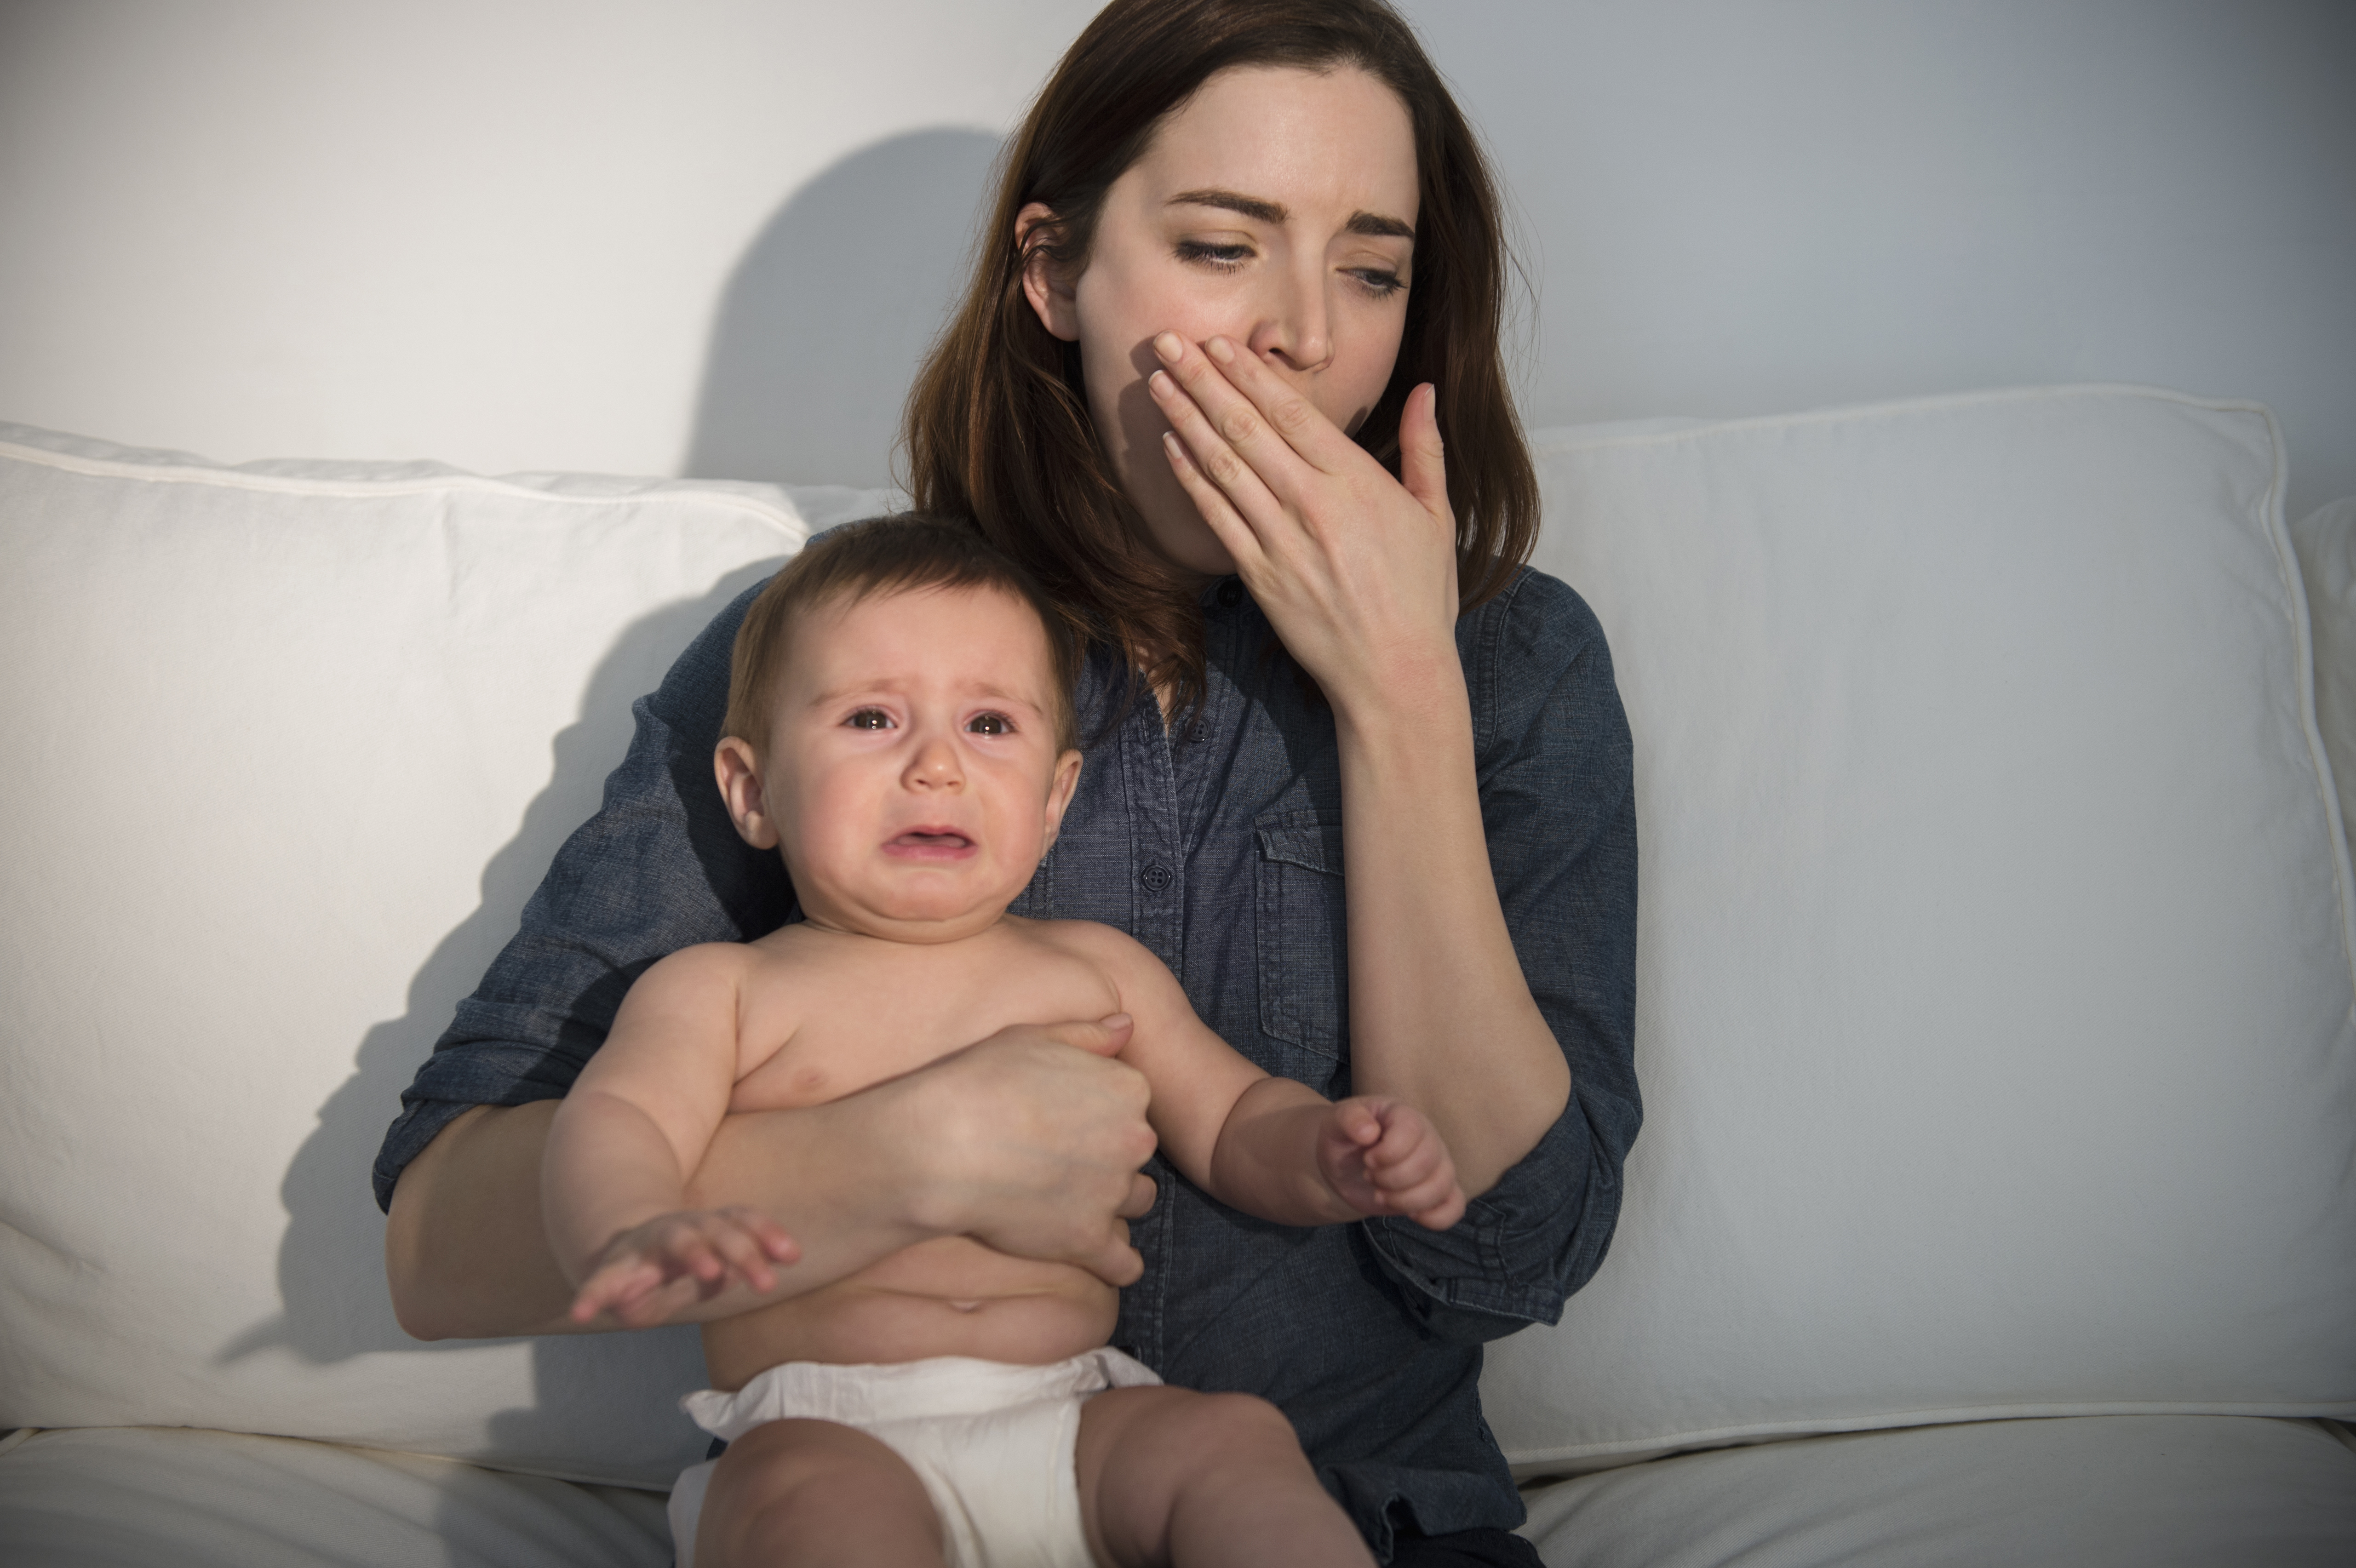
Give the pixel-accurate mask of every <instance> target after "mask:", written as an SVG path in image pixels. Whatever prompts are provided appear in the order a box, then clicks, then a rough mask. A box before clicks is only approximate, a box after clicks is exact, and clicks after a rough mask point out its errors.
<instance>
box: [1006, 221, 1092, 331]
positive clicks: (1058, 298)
mask: <svg viewBox="0 0 2356 1568" xmlns="http://www.w3.org/2000/svg"><path fill="white" fill-rule="evenodd" d="M1054 229H1055V212H1054V211H1053V210H1052V209H1051V208H1049V207H1048V206H1047V204H1046V203H1045V202H1044V201H1034V202H1031V203H1028V204H1026V205H1025V206H1024V207H1023V210H1022V211H1020V212H1018V213H1016V214H1015V215H1014V250H1015V252H1016V254H1018V255H1020V256H1021V257H1022V258H1023V297H1024V298H1026V299H1028V300H1029V301H1030V302H1031V308H1032V310H1033V311H1034V312H1035V313H1037V315H1038V317H1039V325H1042V326H1044V327H1045V328H1046V329H1047V330H1048V332H1049V333H1051V334H1052V335H1054V336H1056V337H1060V338H1062V339H1063V340H1064V341H1065V342H1066V343H1074V342H1077V341H1078V340H1079V336H1080V315H1079V311H1078V310H1077V309H1076V306H1075V305H1074V303H1073V299H1072V279H1070V278H1069V277H1067V276H1066V275H1065V272H1064V270H1063V269H1062V268H1060V267H1058V266H1056V265H1055V262H1054V261H1051V260H1049V258H1048V256H1047V251H1046V247H1045V246H1044V245H1043V244H1042V243H1041V241H1042V240H1044V239H1046V238H1047V233H1048V232H1052V231H1053V230H1054ZM1043 230H1044V231H1046V232H1043Z"/></svg>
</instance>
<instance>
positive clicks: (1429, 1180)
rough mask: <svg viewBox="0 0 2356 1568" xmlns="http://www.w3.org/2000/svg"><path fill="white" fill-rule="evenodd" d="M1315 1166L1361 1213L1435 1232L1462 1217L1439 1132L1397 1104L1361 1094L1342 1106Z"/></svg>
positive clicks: (1328, 1125)
mask: <svg viewBox="0 0 2356 1568" xmlns="http://www.w3.org/2000/svg"><path fill="white" fill-rule="evenodd" d="M1317 1168H1318V1171H1319V1173H1320V1174H1322V1175H1323V1177H1324V1178H1325V1184H1326V1185H1327V1186H1329V1187H1331V1188H1332V1189H1333V1191H1334V1192H1335V1194H1336V1195H1338V1196H1339V1197H1340V1198H1341V1200H1342V1201H1343V1202H1344V1203H1347V1204H1349V1205H1350V1206H1351V1207H1352V1208H1354V1209H1355V1210H1357V1211H1358V1212H1359V1213H1361V1214H1404V1215H1405V1216H1407V1217H1408V1219H1410V1220H1413V1221H1415V1222H1416V1223H1417V1224H1419V1225H1421V1226H1423V1227H1425V1228H1426V1229H1427V1230H1433V1231H1445V1230H1446V1229H1448V1227H1449V1226H1451V1225H1453V1224H1454V1223H1456V1221H1459V1220H1461V1219H1462V1218H1463V1217H1464V1189H1462V1188H1461V1187H1459V1186H1457V1185H1456V1162H1455V1161H1454V1160H1453V1159H1451V1158H1450V1157H1449V1155H1448V1146H1447V1145H1446V1144H1444V1143H1442V1142H1440V1130H1439V1129H1438V1128H1436V1127H1434V1126H1433V1125H1431V1124H1430V1122H1429V1121H1427V1120H1426V1119H1425V1118H1424V1115H1423V1113H1422V1112H1420V1111H1419V1110H1417V1109H1416V1108H1415V1107H1414V1106H1412V1105H1408V1104H1402V1103H1400V1102H1399V1101H1397V1100H1389V1099H1385V1098H1383V1097H1382V1096H1380V1095H1377V1094H1361V1095H1359V1096H1357V1097H1355V1098H1354V1099H1349V1100H1343V1101H1340V1102H1338V1103H1337V1104H1335V1105H1334V1107H1333V1112H1332V1113H1331V1114H1330V1115H1327V1116H1326V1118H1325V1125H1324V1128H1323V1131H1321V1132H1320V1133H1319V1135H1318V1138H1317Z"/></svg>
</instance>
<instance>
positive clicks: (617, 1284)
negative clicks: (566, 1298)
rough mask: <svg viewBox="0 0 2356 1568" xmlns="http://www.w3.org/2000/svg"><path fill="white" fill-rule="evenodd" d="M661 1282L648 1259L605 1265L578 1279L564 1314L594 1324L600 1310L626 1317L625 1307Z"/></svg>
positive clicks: (655, 1269)
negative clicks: (576, 1288) (579, 1286)
mask: <svg viewBox="0 0 2356 1568" xmlns="http://www.w3.org/2000/svg"><path fill="white" fill-rule="evenodd" d="M661 1283H662V1271H661V1270H660V1269H659V1268H657V1267H656V1266H655V1264H653V1263H652V1262H651V1261H650V1260H648V1259H646V1258H641V1257H631V1258H625V1259H622V1260H620V1261H618V1262H615V1263H610V1264H606V1265H605V1267H603V1268H601V1269H599V1270H598V1271H597V1272H596V1273H594V1274H593V1275H590V1276H589V1277H588V1278H587V1279H584V1280H583V1281H582V1282H581V1289H580V1291H579V1293H578V1294H577V1295H575V1296H573V1307H572V1309H571V1311H570V1312H568V1313H567V1314H566V1316H567V1317H571V1318H572V1319H573V1321H574V1322H575V1323H594V1322H595V1321H596V1320H597V1315H598V1314H599V1313H601V1312H608V1311H610V1312H612V1313H613V1314H614V1316H615V1317H619V1318H626V1314H627V1312H628V1309H629V1308H630V1307H633V1306H635V1305H636V1304H637V1302H638V1301H639V1300H641V1299H642V1298H643V1297H644V1296H646V1294H647V1293H648V1291H650V1290H652V1289H654V1288H655V1286H657V1285H660V1284H661Z"/></svg>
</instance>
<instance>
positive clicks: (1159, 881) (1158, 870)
mask: <svg viewBox="0 0 2356 1568" xmlns="http://www.w3.org/2000/svg"><path fill="white" fill-rule="evenodd" d="M1137 880H1139V881H1141V882H1142V883H1144V884H1145V891H1147V892H1149V893H1158V892H1160V891H1162V890H1163V889H1164V888H1167V887H1168V886H1169V885H1170V882H1171V876H1170V868H1169V867H1167V866H1165V865H1163V864H1162V862H1161V861H1159V860H1155V861H1152V862H1151V863H1150V864H1149V865H1147V867H1146V868H1145V869H1143V870H1141V871H1140V872H1138V873H1137Z"/></svg>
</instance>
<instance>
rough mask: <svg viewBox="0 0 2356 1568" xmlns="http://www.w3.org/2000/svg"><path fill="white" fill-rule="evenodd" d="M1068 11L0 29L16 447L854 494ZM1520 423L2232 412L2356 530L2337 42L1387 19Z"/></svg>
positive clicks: (1464, 10) (1971, 23) (3, 231)
mask: <svg viewBox="0 0 2356 1568" xmlns="http://www.w3.org/2000/svg"><path fill="white" fill-rule="evenodd" d="M1092 9H1093V5H1091V4H1089V0H867V3H866V4H863V5H859V6H855V7H854V6H848V5H840V4H836V3H833V0H758V3H756V0H701V3H679V0H675V3H672V4H669V5H661V6H655V5H628V4H621V3H617V0H604V3H597V0H563V3H555V0H405V3H404V4H402V5H379V4H360V3H357V0H212V3H210V4H207V5H194V4H189V3H187V0H0V418H7V419H15V420H20V421H27V422H31V423H37V424H45V425H49V426H52V427H56V428H62V429H67V430H73V431H78V432H83V433H89V434H96V435H102V436H106V437H108V438H111V439H114V440H118V441H126V442H132V443H141V444H154V445H166V446H178V447H185V448H189V449H193V450H197V451H200V452H203V453H207V454H209V455H211V456H216V457H221V458H229V459H242V458H248V457H257V456H264V455H365V456H434V457H439V458H442V459H444V460H446V461H449V462H453V463H456V464H462V465H465V466H468V467H473V468H478V469H484V470H490V471H499V470H508V469H517V468H591V469H606V470H618V471H626V472H668V471H690V472H699V473H706V474H723V475H742V476H764V477H782V478H791V479H799V480H842V481H849V482H872V481H873V480H875V479H877V478H880V477H881V476H882V475H883V473H884V470H885V466H886V463H887V459H888V453H887V447H888V443H889V440H890V433H891V429H892V423H893V416H894V411H895V410H896V407H897V403H898V399H899V396H900V393H901V391H902V390H903V389H904V388H905V381H906V378H907V372H908V368H909V366H910V365H911V364H912V363H913V361H914V360H915V358H916V355H917V353H918V352H919V351H920V350H921V347H922V345H923V343H924V341H925V339H926V336H928V334H929V332H930V331H931V329H932V327H933V325H934V324H935V323H936V321H937V318H938V313H939V309H940V306H941V304H942V300H943V296H944V294H945V293H946V290H947V288H948V280H949V279H950V278H952V277H953V276H955V275H956V274H957V272H958V266H959V260H960V255H961V252H962V251H963V250H964V247H965V245H966V243H967V241H968V239H969V225H970V218H971V213H972V208H973V203H974V201H975V198H976V197H977V196H978V194H979V184H980V177H981V173H982V170H983V167H984V166H985V165H986V163H987V161H988V158H989V156H990V155H991V152H992V150H993V149H994V145H995V139H996V137H997V136H998V135H999V134H1001V133H1003V131H1004V130H1005V129H1006V128H1007V127H1008V126H1009V125H1010V124H1011V123H1012V120H1013V119H1014V117H1015V116H1016V115H1017V114H1018V113H1019V112H1020V110H1021V107H1022V105H1023V101H1025V99H1026V98H1027V96H1028V94H1029V93H1030V91H1032V89H1033V87H1034V86H1035V85H1036V84H1037V82H1038V80H1040V78H1041V77H1042V76H1043V75H1044V72H1045V70H1046V69H1047V68H1048V66H1049V65H1050V64H1051V63H1052V61H1053V59H1054V58H1055V55H1056V53H1057V52H1058V51H1059V50H1060V49H1061V48H1062V47H1063V45H1064V44H1065V43H1066V41H1067V40H1068V39H1069V37H1071V35H1072V34H1073V33H1074V32H1075V31H1076V29H1077V27H1079V26H1080V24H1081V22H1082V21H1083V20H1084V19H1085V18H1086V16H1087V14H1088V13H1089V12H1090V11H1091V10H1092ZM1408 11H1409V14H1410V15H1411V16H1413V17H1414V18H1415V20H1416V22H1417V24H1418V25H1419V27H1421V28H1422V29H1423V31H1424V33H1425V35H1426V37H1427V38H1428V39H1429V41H1430V45H1431V48H1432V50H1433V53H1434V55H1435V57H1436V58H1437V59H1439V61H1440V65H1441V68H1442V69H1444V70H1446V71H1447V72H1448V73H1449V74H1450V75H1451V78H1452V79H1453V80H1455V81H1456V83H1457V84H1458V86H1459V88H1460V90H1461V93H1462V99H1463V101H1464V102H1465V103H1466V105H1467V107H1468V108H1469V109H1470V111H1471V112H1472V114H1473V116H1474V118H1475V119H1476V120H1477V121H1478V122H1479V123H1481V125H1482V126H1483V130H1484V132H1485V133H1487V135H1488V136H1489V137H1490V139H1491V142H1492V144H1493V146H1494V150H1495V152H1496V153H1497V155H1498V159H1499V163H1500V165H1502V167H1503V170H1504V172H1505V176H1506V179H1507V180H1508V182H1509V184H1510V185H1511V187H1512V188H1513V190H1514V193H1515V198H1516V203H1517V206H1518V208H1519V212H1520V219H1521V226H1522V229H1523V234H1524V239H1525V242H1526V258H1527V260H1528V262H1529V264H1530V270H1531V273H1532V277H1533V282H1534V283H1535V284H1536V292H1537V296H1538V302H1539V304H1538V315H1537V327H1536V330H1535V333H1534V336H1533V337H1532V340H1531V351H1530V354H1529V357H1528V360H1527V364H1526V412H1527V414H1528V416H1529V418H1530V420H1531V421H1532V422H1533V423H1538V424H1544V423H1551V422H1561V421H1573V420H1590V419H1606V418H1622V417H1634V416H1642V415H1649V414H1661V413H1690V414H1704V415H1716V414H1734V413H1744V412H1765V411H1779V410H1785V409H1792V408H1798V407H1804V406H1808V405H1812V404H1819V403H1825V402H1833V401H1852V400H1861V399H1869V398H1879V397H1887V396H1899V395H1905V394H1910V393H1917V392H1927V391H1939V390H1945V389H1958V388H1965V387H1976V386H1990V385H2002V384H2014V383H2019V382H2028V381H2048V380H2093V379H2123V380H2140V381H2153V382H2159V383H2162V384H2166V385H2170V386H2175V387H2179V388H2182V389H2187V390H2191V391H2196V392H2202V393H2208V394H2213V395H2222V396H2248V397H2255V398H2259V399H2263V400H2265V401H2267V402H2269V403H2271V404H2272V405H2273V406H2274V407H2275V409H2276V411H2277V413H2279V414H2280V415H2281V416H2282V418H2283V421H2284V423H2285V426H2286V430H2287V432H2288V435H2289V441H2290V445H2291V454H2292V464H2293V489H2292V505H2293V507H2294V508H2295V509H2304V508H2305V507H2309V506H2312V505H2316V504H2319V503H2320V502H2321V501H2323V500H2325V499H2327V498H2329V497H2330V496H2337V495H2342V494H2348V493H2351V492H2356V282H2351V280H2356V6H2351V5H2345V4H2339V3H2336V0H2201V3H2198V4H2194V3H2180V0H2179V3H2169V0H1975V3H1974V4H1970V5H1956V4H1951V3H1942V0H1783V3H1780V4H1766V3H1763V0H1751V3H1744V4H1735V3H1721V4H1704V3H1700V0H1676V3H1670V4H1642V5H1640V4H1634V3H1628V4H1619V5H1604V4H1594V3H1586V0H1572V3H1547V0H1452V3H1448V0H1421V3H1416V0H1409V4H1408Z"/></svg>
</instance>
